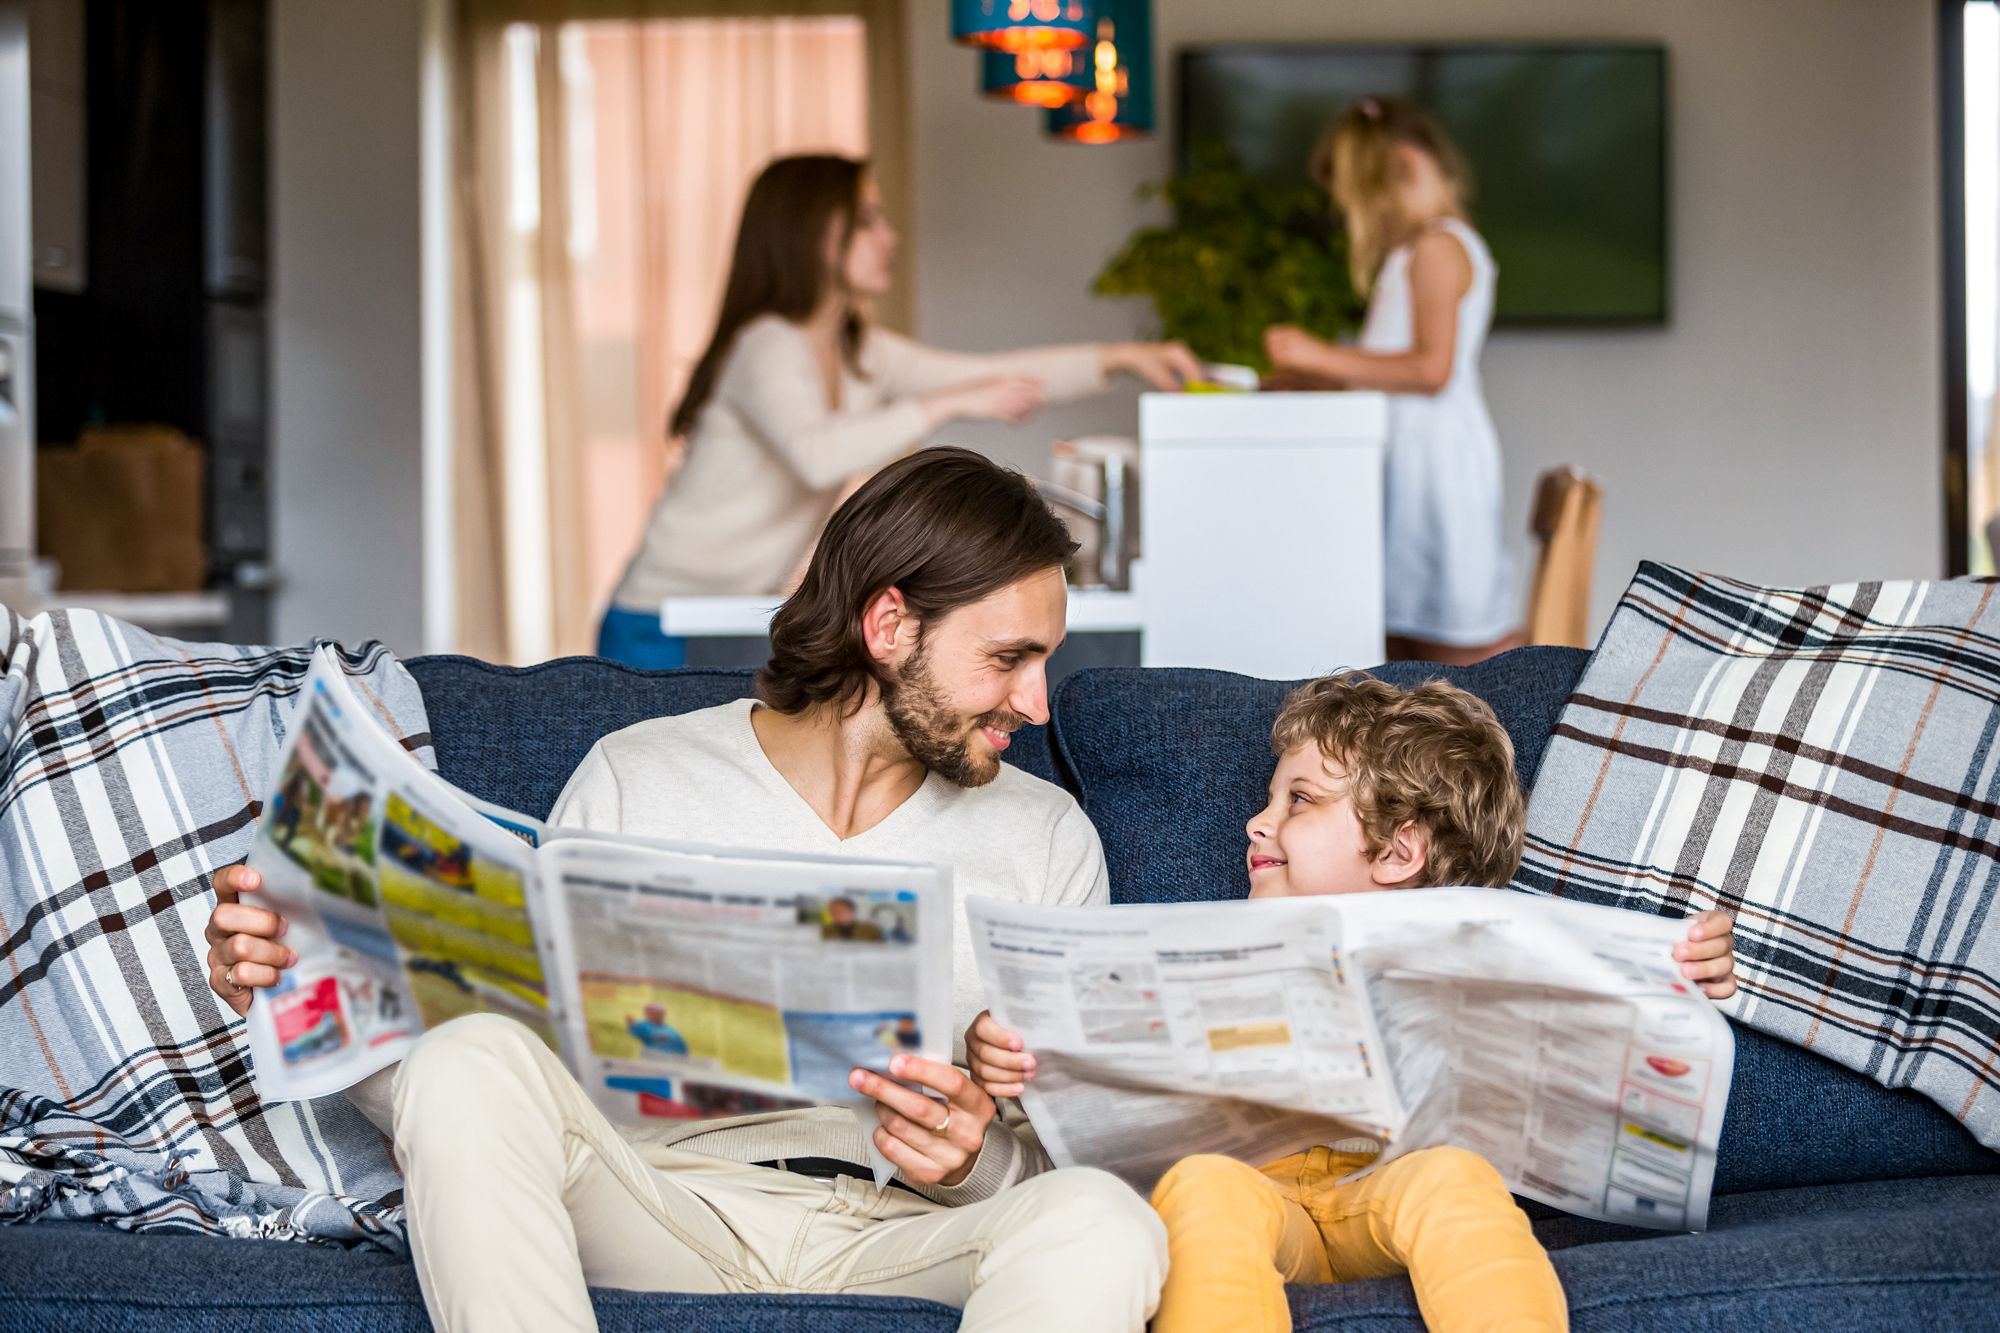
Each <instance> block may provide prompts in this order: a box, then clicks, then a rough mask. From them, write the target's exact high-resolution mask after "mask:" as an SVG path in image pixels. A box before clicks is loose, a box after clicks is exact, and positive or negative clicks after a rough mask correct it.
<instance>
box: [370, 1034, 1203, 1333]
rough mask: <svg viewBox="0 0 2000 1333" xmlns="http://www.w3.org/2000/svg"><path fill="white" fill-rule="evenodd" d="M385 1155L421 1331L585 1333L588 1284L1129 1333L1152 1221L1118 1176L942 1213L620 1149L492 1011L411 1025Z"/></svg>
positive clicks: (1146, 1313)
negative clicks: (897, 1308) (397, 1170)
mask: <svg viewBox="0 0 2000 1333" xmlns="http://www.w3.org/2000/svg"><path fill="white" fill-rule="evenodd" d="M395 1144H396V1157H397V1160H398V1161H399V1162H400V1163H401V1164H402V1168H403V1176H404V1201H405V1204H406V1206H407V1208H408V1213H409V1223H410V1247H411V1250H412V1252H413V1254H414V1256H415V1259H416V1265H417V1276H418V1280H419V1281H420V1282H421V1284H422V1286H423V1292H424V1303H425V1305H426V1306H427V1307H428V1308H429V1310H430V1316H431V1322H432V1323H433V1324H434V1325H435V1326H436V1327H437V1328H439V1329H442V1330H446V1331H447V1333H488V1330H496V1329H533V1330H554V1329H593V1328H595V1327H596V1321H595V1318H594V1316H593V1315H592V1313H591V1306H590V1293H589V1291H588V1289H587V1288H589V1287H592V1286H598V1287H618V1288H623V1289H625V1290H628V1291H684V1292H780V1291H782V1292H837V1293H844V1294H852V1295H861V1294H866V1295H874V1296H914V1297H921V1298H924V1299H927V1300H934V1301H942V1302H944V1303H945V1304H947V1305H955V1306H958V1307H960V1308H962V1309H963V1310H964V1312H965V1316H964V1324H963V1327H964V1328H966V1329H975V1330H1019V1331H1020V1333H1061V1330H1068V1329H1075V1330H1079V1333H1081V1331H1083V1330H1088V1331H1089V1333H1115V1331H1116V1330H1120V1329H1130V1330H1138V1329H1142V1328H1144V1326H1145V1324H1146V1321H1147V1320H1148V1319H1149V1318H1151V1316H1152V1314H1153V1309H1154V1306H1155V1305H1156V1304H1157V1302H1158V1299H1159V1292H1160V1285H1161V1282H1162V1281H1163V1280H1164V1278H1165V1274H1166V1262H1167V1248H1166V1233H1165V1231H1164V1230H1163V1229H1162V1227H1161V1224H1160V1221H1159V1219H1158V1217H1157V1216H1156V1215H1155V1214H1154V1212H1153V1210H1152V1209H1151V1208H1150V1207H1149V1206H1148V1205H1147V1203H1146V1201H1145V1200H1144V1199H1142V1198H1140V1197H1139V1196H1138V1195H1137V1194H1135V1193H1134V1192H1133V1191H1132V1190H1130V1189H1129V1188H1127V1187H1126V1186H1125V1185H1124V1184H1123V1183H1122V1182H1120V1181H1119V1180H1117V1179H1116V1178H1115V1177H1112V1176H1109V1175H1106V1174H1105V1173H1103V1172H1099V1171H1091V1170H1086V1169H1081V1168H1075V1169H1070V1170H1062V1171H1052V1172H1048V1173H1045V1174H1043V1175H1039V1176H1034V1177H1031V1178H1029V1179H1028V1180H1025V1181H1023V1182H1022V1183H1020V1184H1018V1185H1016V1186H1014V1187H1013V1188H1011V1189H1008V1190H1004V1191H1002V1192H1001V1193H1000V1194H998V1195H996V1196H995V1197H993V1198H991V1199H987V1200H985V1201H984V1202H981V1203H975V1204H968V1205H966V1206H964V1207H961V1208H948V1207H945V1206H944V1205H942V1204H936V1203H932V1202H931V1201H930V1200H928V1199H923V1198H919V1197H918V1196H917V1195H914V1194H911V1193H908V1192H907V1191H904V1190H897V1189H877V1188H876V1187H875V1186H874V1185H873V1184H872V1183H870V1182H868V1181H865V1180H855V1179H849V1178H841V1179H836V1180H834V1181H831V1182H820V1181H816V1180H810V1179H807V1178H805V1177H803V1176H797V1175H792V1174H790V1173H788V1172H784V1171H776V1170H772V1169H770V1168H768V1167H755V1166H745V1165H742V1164H740V1163H736V1162H729V1161H724V1160H722V1159H720V1158H716V1157H709V1156H706V1155H704V1154H702V1153H698V1152H690V1151H687V1150H685V1149H674V1148H661V1147H651V1148H648V1149H647V1150H646V1155H645V1156H643V1157H642V1156H641V1155H640V1153H639V1151H638V1150H637V1149H635V1148H634V1147H633V1146H632V1145H631V1144H628V1143H627V1142H626V1141H625V1140H624V1139H623V1138H621V1137H620V1136H619V1134H618V1131H617V1130H616V1129H614V1128H613V1127H612V1125H611V1123H610V1122H609V1121H608V1120H606V1119H605V1118H604V1116H603V1114H602V1113H601V1112H599V1111H598V1110H597V1108H596V1107H594V1106H592V1105H591V1104H590V1101H589V1099H588V1098H587V1097H586V1096H585V1094H584V1091H583V1089H582V1088H581V1087H579V1086H578V1085H577V1082H576V1080H575V1079H574V1078H572V1077H571V1076H570V1074H569V1072H568V1071H567V1070H566V1069H564V1068H563V1066H562V1063H561V1062H560V1061H559V1060H557V1059H556V1057H555V1056H554V1055H553V1054H551V1053H550V1051H549V1049H548V1048H547V1047H546V1046H544V1045H543V1044H542V1043H541V1042H540V1041H539V1040H537V1039H536V1038H535V1036H534V1035H533V1034H532V1033H530V1032H529V1031H528V1030H527V1029H526V1028H524V1027H522V1026H521V1025H520V1024H518V1023H515V1022H513V1021H512V1020H510V1019H504V1018H496V1017H493V1016H490V1015H477V1016H473V1017H469V1018H460V1019H456V1020H454V1021H452V1022H450V1023H446V1024H444V1025H443V1026H441V1027H438V1028H436V1029H434V1030H433V1031H431V1032H429V1033H427V1034H425V1036H424V1037H423V1038H422V1039H421V1040H420V1041H419V1042H418V1043H417V1045H416V1047H415V1049H413V1050H412V1051H411V1052H410V1054H409V1055H408V1056H407V1057H406V1058H405V1059H404V1061H403V1064H402V1068H401V1070H400V1071H399V1072H398V1073H397V1075H396V1079H395Z"/></svg>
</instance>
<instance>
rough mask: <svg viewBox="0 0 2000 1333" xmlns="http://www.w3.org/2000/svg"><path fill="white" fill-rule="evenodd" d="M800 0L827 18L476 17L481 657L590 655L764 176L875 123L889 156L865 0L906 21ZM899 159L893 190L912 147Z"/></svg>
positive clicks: (470, 388)
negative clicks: (750, 198)
mask: <svg viewBox="0 0 2000 1333" xmlns="http://www.w3.org/2000/svg"><path fill="white" fill-rule="evenodd" d="M837 2H838V0H836V3H837ZM799 7H800V8H801V9H808V8H811V9H816V10H819V11H820V12H818V13H814V14H808V15H801V16H787V15H782V14H780V15H769V14H768V13H767V14H765V15H763V16H759V17H746V18H704V17H685V18H679V17H669V18H661V17H652V18H632V19H626V18H616V19H605V18H594V17H593V18H589V19H570V20H561V19H554V18H551V19H537V20H534V21H529V22H514V23H511V24H503V23H498V22H493V21H490V16H488V20H487V21H482V20H481V16H480V14H479V13H477V12H475V11H474V9H473V6H471V5H468V6H467V7H466V10H464V11H462V18H463V19H464V20H465V24H464V26H463V27H462V28H461V30H460V41H459V64H458V68H459V71H460V77H461V81H462V82H461V87H462V89H463V93H464V96H463V98H462V100H461V104H460V121H459V126H458V131H457V139H456V143H457V152H458V157H459V166H458V178H459V179H458V191H457V195H456V198H457V207H458V211H459V217H458V232H457V234H458V237H459V247H458V252H459V257H460V263H459V269H458V284H459V285H458V301H459V307H458V308H459V317H458V319H459V323H458V328H459V335H458V338H457V346H458V348H459V351H458V354H457V361H458V394H457V403H458V430H457V436H458V466H457V468H456V477H457V490H456V495H455V497H454V510H455V514H456V541H455V546H456V569H455V571H454V574H455V582H456V585H457V597H456V604H457V608H458V618H459V623H458V640H459V644H460V647H461V649H462V650H463V651H467V652H472V653H476V654H478V655H480V656H483V657H487V658H489V659H492V660H496V661H508V662H517V663H522V662H532V661H537V660H541V659H542V658H545V657H549V656H558V655H565V654H570V653H587V652H590V651H592V649H593V646H594V644H595V633H596V625H597V620H598V617H599V615H600V614H601V613H602V611H603V608H604V607H605V605H606V604H607V602H608V601H609V599H610V595H611V591H612V588H613V587H614V586H615V584H616V583H617V581H618V578H619V576H620V575H621V574H622V573H623V571H624V568H625V564H626V562H627V561H629V560H630V558H631V556H632V554H633V552H634V551H635V550H636V549H637V547H638V543H639V539H640V535H641V533H642V532H643V530H644V527H645V523H646V519H647V517H648V516H649V515H650V513H651V511H652V507H653V502H654V500H655V499H656V498H657V497H658V495H659V492H660V488H661V487H662V486H663V485H664V484H665V482H666V479H667V477H668V476H669V475H671V472H672V469H673V467H674V465H675V463H676V462H677V460H678V456H679V442H678V441H670V440H668V439H667V438H666V435H665V430H666V420H667V416H668V414H669V412H670V411H671V409H672V407H673V405H674V403H675V402H676V401H677V400H678V397H679V394H680V392H681V389H682V386H683V385H684V383H685V381H686V378H687V374H688V371H689V370H690V369H691V367H692V365H693V363H694V361H695V359H696V358H698V357H699V356H700V354H701V351H702V349H703V348H704V346H705V345H706V342H707V338H708V334H709V332H710V329H711V327H712V325H713V322H714V318H715V310H716V306H717V304H718V302H719V300H720V297H721V293H722V285H723V282H724V280H725V278H726V276H727V273H728V267H729V258H730V249H731V245H732V243H733V241H734V239H735V231H736V223H737V216H738V213H739V211H740V209H741V207H742V201H743V198H744V196H745V194H746V193H747V192H748V189H749V185H750V182H751V180H752V179H753V178H754V177H755V176H756V174H757V172H758V171H759V170H760V169H762V167H763V166H764V164H765V163H766V162H768V161H769V160H770V159H771V158H773V157H776V156H780V155H783V154H786V153H795V152H812V151H822V152H837V153H845V154H849V155H853V156H867V155H868V154H869V151H870V142H871V137H872V138H873V139H874V141H875V143H876V145H877V148H878V151H880V146H881V141H882V128H881V127H882V126H883V125H884V124H885V123H891V122H893V119H894V118H893V117H892V116H890V115H889V111H890V110H892V109H893V108H891V107H888V105H887V104H888V103H891V102H895V101H897V100H898V98H899V95H900V94H899V90H891V91H892V93H895V94H896V95H895V96H885V95H884V94H883V91H882V89H881V88H880V86H879V85H880V84H881V83H882V78H881V75H880V71H882V70H884V69H893V68H894V67H895V62H896V61H897V60H899V58H900V57H899V53H900V50H901V45H900V43H901V31H900V23H899V22H897V21H882V22H877V23H876V25H875V27H874V28H872V29H871V26H870V23H871V18H864V17H863V16H862V15H863V14H868V15H870V16H871V17H874V16H879V15H881V14H883V13H889V14H891V15H892V19H894V18H899V15H897V14H895V12H894V11H892V10H885V9H884V7H883V5H882V4H881V3H879V0H862V2H861V3H860V4H859V5H858V7H859V8H860V9H861V10H862V13H861V14H856V13H846V14H842V13H826V12H824V11H825V9H826V8H827V5H826V4H823V3H813V0H806V3H801V4H800V5H799ZM871 68H873V69H874V70H876V71H877V77H876V79H875V80H873V82H874V83H876V84H877V85H878V86H877V88H876V89H875V91H876V93H877V101H876V103H875V104H874V105H872V106H871V103H870V83H871V79H870V75H869V71H870V69H871ZM871 124H872V125H873V126H875V132H874V134H873V135H872V136H871V133H870V126H871ZM886 158H887V160H886V161H885V163H884V167H885V170H884V171H883V172H882V173H881V174H882V175H883V176H884V178H885V185H886V186H888V187H889V188H890V189H895V188H897V185H898V183H899V182H900V180H901V163H902V153H901V151H900V144H898V145H891V146H890V150H889V152H888V153H887V155H886ZM899 205H900V206H901V207H899ZM906 206H907V200H900V201H896V202H895V203H892V208H895V209H896V210H897V211H899V212H900V211H901V210H902V207H906ZM884 314H885V316H886V317H887V322H890V323H892V324H893V323H897V322H899V321H898V320H897V319H896V311H894V310H891V311H886V312H884Z"/></svg>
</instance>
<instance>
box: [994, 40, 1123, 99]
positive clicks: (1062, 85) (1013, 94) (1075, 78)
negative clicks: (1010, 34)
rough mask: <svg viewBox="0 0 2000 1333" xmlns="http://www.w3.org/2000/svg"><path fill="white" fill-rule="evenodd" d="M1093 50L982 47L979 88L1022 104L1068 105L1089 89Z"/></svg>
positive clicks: (1082, 48)
mask: <svg viewBox="0 0 2000 1333" xmlns="http://www.w3.org/2000/svg"><path fill="white" fill-rule="evenodd" d="M1089 56H1090V51H1089V48H1087V47H1077V48H1074V49H1069V50H1065V49H1063V48H1061V47H1044V48H1042V49H1041V50H1039V51H982V52H981V53H980V56H979V90H980V91H981V92H982V93H984V94H986V96H988V97H991V98H994V99H996V100H998V101H1002V102H1018V103H1020V104H1021V105H1022V106H1044V107H1049V106H1067V105H1068V104H1069V103H1071V102H1074V101H1075V100H1076V99H1077V98H1079V97H1082V96H1083V95H1084V94H1085V93H1087V92H1089V91H1090V90H1091V88H1092V87H1094V86H1095V85H1094V83H1093V82H1092V78H1091V67H1090V59H1089Z"/></svg>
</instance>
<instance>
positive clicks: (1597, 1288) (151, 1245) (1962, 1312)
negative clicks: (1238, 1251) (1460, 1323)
mask: <svg viewBox="0 0 2000 1333" xmlns="http://www.w3.org/2000/svg"><path fill="white" fill-rule="evenodd" d="M1710 1222H1711V1226H1710V1229H1709V1230H1708V1231H1707V1232H1705V1233H1702V1234H1700V1235H1692V1236H1688V1235H1674V1236H1662V1235H1659V1234H1658V1233H1654V1232H1641V1231H1633V1230H1630V1229H1628V1228H1622V1227H1613V1226H1609V1225H1606V1224H1603V1223H1595V1222H1586V1221H1582V1220H1580V1219H1576V1218H1558V1219H1554V1220H1552V1221H1547V1222H1542V1223H1538V1224H1537V1225H1536V1228H1535V1230H1536V1234H1537V1235H1539V1236H1540V1237H1541V1238H1542V1241H1543V1243H1544V1244H1546V1245H1548V1246H1549V1247H1550V1248H1551V1250H1552V1251H1553V1259H1554V1262H1555V1266H1556V1271H1557V1273H1558V1274H1560V1275H1561V1277H1562V1281H1563V1287H1564V1290H1565V1292H1566V1293H1567V1295H1568V1297H1569V1300H1570V1305H1571V1318H1572V1326H1573V1327H1574V1328H1575V1329H1577V1330H1578V1333H1587V1331H1588V1330H1606V1331H1607V1333H1609V1331H1613V1330H1615V1331H1617V1333H1648V1331H1649V1330H1662V1333H1665V1331H1666V1330H1673V1331H1674V1333H1685V1331H1686V1330H1732V1331H1733V1330H1739V1329H1745V1328H1757V1329H1760V1330H1763V1333H1783V1331H1784V1330H1794V1329H1797V1330H1810V1333H1841V1331H1842V1330H1850V1329H1855V1330H1858V1329H1871V1330H1872V1329H1885V1328H1950V1329H1963V1330H1982V1329H1988V1330H1990V1329H1994V1328H1996V1327H2000V1320H1996V1311H2000V1247H1996V1246H1994V1245H1993V1244H1992V1237H1993V1234H1994V1232H1995V1231H1996V1229H2000V1178H1995V1177H1959V1178H1956V1179H1941V1180H1904V1181H1893V1182H1883V1183H1880V1184H1867V1185H1843V1186H1833V1187H1822V1188H1816V1189H1799V1190H1771V1191H1765V1192H1761V1193H1755V1194H1740V1195H1735V1196H1733V1197H1731V1198H1728V1199H1719V1200H1717V1201H1716V1204H1715V1208H1714V1211H1713V1213H1712V1214H1711V1218H1710ZM1289 1294H1290V1297H1291V1302H1292V1310H1293V1315H1294V1317H1295V1319H1296V1320H1297V1327H1298V1328H1299V1329H1301V1330H1305V1331H1307V1333H1310V1331H1311V1330H1329V1329H1342V1330H1390V1329H1394V1330H1398V1333H1405V1331H1407V1333H1421V1330H1422V1328H1423V1324H1422V1321H1421V1319H1420V1318H1419V1316H1418V1314H1417V1308H1416V1300H1415V1297H1414V1295H1413V1294H1412V1292H1411V1290H1410V1284H1409V1282H1408V1280H1407V1279H1404V1278H1376V1279H1371V1280H1369V1281H1365V1282H1353V1283H1347V1284H1344V1285H1339V1286H1326V1287H1296V1286H1295V1287H1292V1288H1291V1289H1290V1292H1289ZM592 1297H593V1299H594V1302H595V1304H596V1308H597V1318H598V1322H599V1325H600V1326H601V1327H602V1328H604V1329H605V1330H606V1333H620V1331H621V1330H628V1329H629V1330H634V1331H635V1333H636V1330H641V1329H645V1330H652V1329H660V1328H700V1329H703V1330H713V1331H714V1333H808V1331H809V1330H818V1329H824V1328H841V1329H852V1330H857V1333H869V1331H870V1330H875V1329H881V1330H885V1333H886V1330H891V1329H894V1330H896V1331H897V1333H927V1331H929V1330H935V1331H936V1333H945V1331H946V1330H950V1329H955V1328H957V1327H958V1315H957V1311H955V1310H952V1309H950V1308H949V1307H946V1306H943V1305H937V1304H933V1303H931V1302H928V1301H916V1300H902V1299H889V1298H882V1297H872V1298H871V1297H854V1296H793V1295H759V1296H681V1295H643V1294H639V1293H634V1292H624V1291H607V1290H597V1291H594V1292H592ZM429 1326H430V1325H429V1323H428V1322H427V1321H426V1319H425V1317H424V1308H423V1298H422V1296H421V1294H420V1293H419V1292H418V1290H417V1280H416V1273H415V1270H414V1269H412V1268H411V1267H410V1265H409V1264H408V1263H407V1262H405V1261H402V1260H398V1259H395V1258H392V1257H390V1256H388V1255H384V1254H380V1253H369V1252H360V1251H353V1250H339V1249H332V1248H327V1247H320V1246H305V1245H285V1244H280V1243H277V1242H269V1241H240V1242H230V1241H222V1240H216V1239H214V1238H211V1237H205V1236H172V1235H159V1234H155V1235H150V1236H134V1235H130V1234H128V1233H125V1232H122V1231H113V1230H111V1229H109V1228H104V1227H93V1226H85V1225H80V1224H76V1223H51V1224H48V1225H38V1226H32V1227H20V1228H9V1229H5V1230H0V1333H29V1331H30V1330H34V1331H35V1333H40V1330H43V1329H48V1328H58V1327H60V1328H67V1329H75V1330H79V1331H80V1333H128V1331H129V1333H158V1331H159V1330H176V1331H177V1333H179V1331H185V1333H242V1331H243V1330H245V1329H252V1328H267V1327H268V1328H285V1329H288V1330H291V1329H296V1330H302V1331H304V1333H318V1331H320V1330H326V1331H327V1333H333V1331H334V1330H339V1333H392V1331H393V1333H421V1330H425V1329H427V1328H429Z"/></svg>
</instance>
